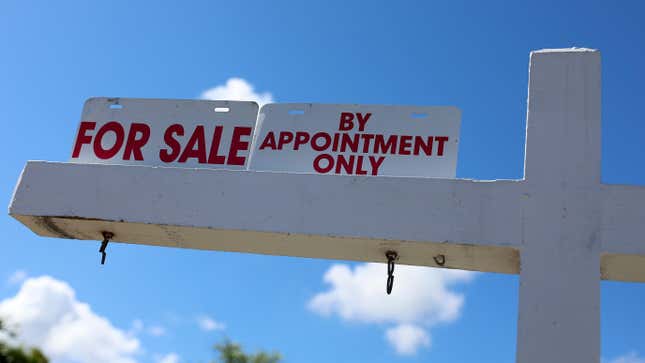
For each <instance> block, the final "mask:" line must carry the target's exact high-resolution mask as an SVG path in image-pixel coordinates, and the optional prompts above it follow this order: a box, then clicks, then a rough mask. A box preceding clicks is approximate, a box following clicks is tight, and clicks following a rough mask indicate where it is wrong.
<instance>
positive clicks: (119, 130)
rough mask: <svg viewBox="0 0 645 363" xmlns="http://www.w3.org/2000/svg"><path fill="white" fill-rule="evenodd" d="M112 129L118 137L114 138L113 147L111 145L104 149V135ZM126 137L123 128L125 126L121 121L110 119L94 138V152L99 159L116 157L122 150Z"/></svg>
mask: <svg viewBox="0 0 645 363" xmlns="http://www.w3.org/2000/svg"><path fill="white" fill-rule="evenodd" d="M110 131H112V132H114V134H115V136H116V139H115V140H114V145H112V147H110V148H109V149H104V148H103V137H104V136H105V134H106V133H108V132H110ZM124 138H125V131H124V130H123V126H121V124H120V123H118V122H116V121H110V122H108V123H106V124H105V125H103V126H102V127H101V128H100V129H99V132H97V133H96V137H95V138H94V154H96V156H97V157H98V158H99V159H110V158H112V157H114V155H116V153H118V152H119V150H121V146H123V139H124Z"/></svg>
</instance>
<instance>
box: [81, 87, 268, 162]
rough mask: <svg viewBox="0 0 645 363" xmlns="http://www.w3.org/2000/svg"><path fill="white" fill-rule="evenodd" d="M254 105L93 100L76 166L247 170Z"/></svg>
mask: <svg viewBox="0 0 645 363" xmlns="http://www.w3.org/2000/svg"><path fill="white" fill-rule="evenodd" d="M257 113H258V105H257V104H256V103H255V102H239V101H205V100H164V99H134V98H90V99H89V100H87V101H86V102H85V105H84V107H83V114H82V117H81V123H80V125H79V127H78V131H77V133H76V139H75V141H74V146H73V149H72V158H71V160H72V161H74V162H81V163H102V164H138V165H154V166H175V167H191V168H224V169H245V168H246V166H247V162H248V156H249V153H250V150H251V140H252V138H253V130H254V127H255V122H256V119H257Z"/></svg>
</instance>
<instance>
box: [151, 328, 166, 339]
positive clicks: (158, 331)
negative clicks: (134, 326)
mask: <svg viewBox="0 0 645 363" xmlns="http://www.w3.org/2000/svg"><path fill="white" fill-rule="evenodd" d="M147 331H148V334H150V335H152V336H155V337H160V336H162V335H166V328H164V327H163V326H161V325H153V326H151V327H149V328H148V329H147Z"/></svg>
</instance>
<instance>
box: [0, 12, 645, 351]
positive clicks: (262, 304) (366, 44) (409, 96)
mask: <svg viewBox="0 0 645 363" xmlns="http://www.w3.org/2000/svg"><path fill="white" fill-rule="evenodd" d="M562 3H563V2H561V1H541V2H524V1H516V2H497V1H487V2H462V1H450V2H448V1H446V2H407V1H401V2H375V1H373V2H351V3H350V2H346V1H342V2H341V1H337V2H336V1H325V2H318V3H309V2H293V3H289V2H280V1H273V2H233V1H231V2H226V3H224V2H210V1H204V2H188V1H182V2H179V1H177V2H165V3H160V2H149V1H140V2H126V1H110V2H82V3H81V2H71V1H58V2H55V3H54V2H46V1H31V2H27V1H14V0H5V1H3V2H1V3H0V99H2V101H3V102H2V106H1V107H0V122H1V123H2V130H3V135H4V137H3V142H2V143H0V152H1V155H2V161H3V166H4V167H3V168H2V169H0V173H1V174H0V175H1V177H0V195H4V196H5V198H6V199H5V200H7V201H8V200H9V198H10V195H11V192H12V190H13V187H14V185H15V183H16V181H17V178H18V175H19V173H20V170H21V169H22V167H23V166H24V164H25V162H26V161H27V160H34V159H39V160H59V161H64V160H67V159H68V158H69V154H70V151H71V146H72V141H73V137H74V133H75V131H76V127H77V123H78V121H79V117H80V111H81V107H82V103H83V101H84V100H85V99H86V98H88V97H91V96H121V97H162V98H198V97H200V95H201V94H202V92H204V91H206V90H208V89H211V88H213V87H217V86H221V85H224V86H226V84H227V80H229V79H230V78H235V77H238V78H242V79H244V80H245V82H248V83H249V84H251V85H253V86H254V87H255V92H257V93H266V92H268V93H271V95H272V97H273V99H274V100H277V101H281V102H324V103H375V104H416V105H455V106H458V107H459V108H460V109H461V110H462V113H463V114H462V117H463V118H462V129H461V144H460V155H459V157H460V159H459V163H458V171H457V174H458V177H463V178H477V179H498V178H520V177H521V176H522V172H523V159H524V136H525V135H524V133H525V126H526V121H525V114H526V96H527V94H526V92H527V91H526V90H527V79H528V56H529V52H530V51H531V50H533V49H540V48H554V47H570V46H578V47H590V48H598V49H600V50H601V51H602V57H603V60H602V62H603V104H602V113H603V114H602V116H603V126H602V131H603V151H602V157H603V160H602V168H603V175H602V178H603V181H604V182H606V183H621V184H640V185H645V168H643V167H642V166H643V161H642V160H643V158H644V157H645V146H644V145H645V144H644V143H643V141H642V140H644V139H645V127H644V126H643V123H642V120H643V116H642V111H641V110H640V106H641V104H642V99H643V97H645V91H643V89H642V86H641V85H642V84H643V83H644V82H645V73H644V72H643V64H645V26H643V24H642V15H643V14H644V12H645V3H643V2H642V1H621V2H608V1H584V2H582V1H580V2H568V3H567V4H562ZM265 96H266V95H265ZM0 231H1V232H2V242H0V278H1V279H2V280H0V301H4V302H5V305H4V306H5V307H6V306H10V307H12V309H19V308H20V306H22V305H24V304H20V302H21V301H23V300H20V299H22V298H25V299H26V298H27V296H26V295H27V293H28V292H30V291H31V292H34V291H35V292H43V291H45V292H46V294H45V293H44V292H43V294H44V295H43V296H54V297H59V298H60V299H59V300H57V301H58V302H59V303H60V304H62V305H61V306H65V307H67V308H68V309H70V311H74V312H75V314H76V315H75V316H80V317H81V318H79V319H85V320H83V321H85V322H89V323H88V324H89V326H92V327H96V331H100V329H104V330H105V331H107V332H108V333H106V334H108V335H109V337H111V338H110V339H112V340H110V342H113V343H114V344H113V345H114V346H117V345H119V344H121V345H120V347H121V348H119V349H121V350H119V351H116V352H109V354H115V355H114V357H117V358H120V359H121V358H122V359H125V360H122V361H124V362H126V361H128V360H127V359H134V360H136V361H137V362H162V361H163V363H169V362H170V363H172V362H173V361H176V360H173V357H175V356H173V355H169V354H171V353H174V354H176V356H178V357H179V358H180V359H179V361H181V362H204V361H206V360H207V359H209V358H210V357H211V352H210V346H211V344H213V343H215V342H217V341H220V340H221V339H222V338H223V337H230V338H231V339H233V340H235V341H239V342H240V343H242V344H243V345H245V346H246V347H248V348H249V349H250V350H255V349H259V348H265V349H269V350H271V349H276V350H279V351H281V352H282V353H283V355H284V357H285V362H328V361H337V362H356V361H371V362H393V361H398V362H417V361H418V362H420V361H436V362H439V361H441V362H465V361H477V362H513V361H514V359H515V345H516V344H515V334H516V320H517V290H518V278H517V276H509V275H499V274H484V273H478V274H472V275H468V277H467V278H465V277H464V278H458V279H456V281H453V280H451V278H447V277H446V276H444V275H441V274H438V273H434V272H433V273H432V274H431V275H430V276H426V275H425V274H424V273H419V272H414V273H413V272H411V273H412V274H413V278H414V279H417V278H418V281H419V282H420V283H424V282H428V283H430V282H431V283H435V284H439V285H437V286H440V287H442V288H445V289H446V291H445V293H446V296H448V297H454V298H457V300H459V299H462V300H460V301H461V304H457V305H458V306H457V307H455V306H453V307H452V309H456V312H455V311H453V315H451V318H450V319H443V320H442V319H435V320H436V321H435V322H434V323H428V322H422V323H419V324H421V325H422V326H423V329H424V331H425V334H427V336H426V337H425V338H427V340H424V338H423V337H422V338H418V337H417V338H418V339H417V341H418V342H420V343H419V344H417V349H416V353H415V354H412V355H404V354H399V353H400V352H399V353H397V350H396V347H395V346H394V345H392V344H391V343H390V342H389V341H388V339H387V338H386V337H387V332H388V331H391V329H393V327H394V326H396V324H397V323H396V318H393V320H392V321H374V319H370V317H373V316H374V315H369V314H371V313H365V312H364V311H363V312H364V315H362V316H364V318H348V317H346V316H345V317H344V316H343V315H342V314H337V313H335V312H333V311H332V312H330V313H329V314H327V315H325V314H323V312H324V311H323V310H324V309H322V308H320V309H316V308H315V307H312V301H314V300H315V297H316V296H320V295H319V294H322V293H325V292H327V291H329V289H330V288H331V287H332V285H330V284H328V283H325V282H324V281H323V277H324V276H325V274H326V273H327V272H329V271H331V270H330V269H332V266H336V267H334V268H335V269H341V270H343V269H344V270H343V271H345V272H348V273H349V274H350V277H352V278H355V279H357V281H362V280H360V279H361V278H362V276H363V275H361V272H360V271H362V270H361V269H362V268H366V267H365V265H361V264H354V263H347V262H343V261H325V260H312V259H300V258H288V257H271V256H258V255H245V254H234V253H222V252H204V251H190V250H179V249H169V248H156V247H145V246H134V245H111V246H110V248H109V252H110V253H109V256H108V264H107V265H106V266H100V265H99V264H98V258H99V256H98V253H97V249H98V244H96V243H91V242H84V241H68V240H58V239H46V238H40V237H37V236H35V235H33V234H32V233H31V232H30V231H29V230H27V229H26V228H24V227H23V226H22V225H20V224H19V223H18V222H17V221H15V220H13V219H11V218H10V217H9V216H7V215H5V216H4V217H2V218H0ZM339 265H344V266H346V267H339ZM347 268H351V269H352V270H346V269H347ZM19 271H22V272H23V273H20V272H19ZM17 272H18V273H17ZM383 272H384V270H383ZM415 273H416V275H415ZM12 276H13V278H11V277H12ZM42 276H50V277H42ZM366 276H367V275H366ZM370 276H371V275H370ZM411 276H412V275H411ZM30 277H31V278H34V279H32V280H27V281H28V283H25V284H24V285H23V283H24V281H25V278H30ZM38 277H40V278H38ZM378 278H379V279H380V278H381V276H379V277H378ZM442 279H443V280H442ZM29 282H30V283H29ZM378 283H379V284H380V283H384V279H383V281H381V280H379V281H378ZM65 284H66V285H65ZM433 286H434V285H433ZM21 288H22V290H21ZM395 289H396V288H395ZM19 291H20V293H19ZM72 291H73V292H75V295H74V296H72V295H71V293H72ZM395 292H396V291H395ZM21 293H22V295H21ZM47 294H49V295H47ZM378 299H381V300H378ZM378 299H377V300H378V301H377V302H375V304H380V305H379V306H387V303H388V302H387V300H386V297H385V296H382V297H380V298H378ZM60 301H63V302H64V303H61V302H60ZM414 301H420V302H421V303H433V302H427V301H425V300H423V299H421V300H414ZM643 301H645V284H629V283H617V282H603V284H602V356H603V358H604V359H605V360H606V361H608V362H609V361H612V360H613V361H615V362H621V363H633V362H644V361H645V333H644V332H645V317H643V316H642V306H643ZM9 303H11V304H12V305H8V304H9ZM434 303H436V302H434ZM0 304H2V302H0ZM47 304H49V302H48V303H47ZM47 304H46V305H47ZM54 304H55V302H52V305H51V306H54ZM82 304H87V305H82ZM314 305H315V304H314ZM87 306H89V307H90V309H91V314H89V313H88V312H87ZM441 306H443V305H441ZM404 307H405V306H404ZM352 308H354V309H357V310H356V311H362V310H360V309H365V307H364V306H363V307H361V306H354V307H352ZM444 308H446V309H451V308H450V307H445V306H444ZM7 309H8V308H7ZM451 311H452V310H451ZM88 314H89V315H88ZM92 314H93V315H92ZM365 314H366V315H365ZM100 317H102V318H100ZM365 317H366V318H365ZM101 319H106V320H101ZM377 320H378V319H377ZM106 324H107V325H106ZM106 326H107V327H106ZM208 328H211V329H208ZM106 329H107V330H106ZM110 334H112V335H110ZM411 339H412V338H411ZM91 342H92V341H90V343H91ZM134 342H136V343H137V345H138V347H135V346H134V345H135V344H134ZM424 343H428V344H424ZM48 344H51V347H58V348H60V345H56V344H55V343H53V342H49V343H48ZM88 344H89V343H88ZM58 348H57V349H58ZM51 349H54V348H51ZM61 349H63V348H60V349H59V350H57V352H58V354H59V356H60V357H61V358H59V359H58V360H57V362H67V361H69V362H72V361H74V359H76V358H78V357H81V358H78V359H76V361H78V360H80V361H83V360H82V359H83V358H82V357H87V355H83V354H86V353H83V352H80V353H79V352H76V351H72V352H67V353H65V352H63V353H64V354H63V353H61ZM69 349H72V348H68V350H69ZM115 349H116V348H115ZM63 350H64V349H63ZM72 350H73V349H72ZM106 354H107V353H106ZM74 357H76V358H74ZM620 357H622V358H620ZM164 358H165V361H164ZM112 361H116V360H114V359H113V360H112Z"/></svg>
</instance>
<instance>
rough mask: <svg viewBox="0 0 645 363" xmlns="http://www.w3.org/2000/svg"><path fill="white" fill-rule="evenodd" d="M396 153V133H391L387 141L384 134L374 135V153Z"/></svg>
mask: <svg viewBox="0 0 645 363" xmlns="http://www.w3.org/2000/svg"><path fill="white" fill-rule="evenodd" d="M388 150H390V151H389V153H390V154H396V135H391V136H390V137H388V138H387V142H385V140H384V137H383V135H375V136H374V154H379V153H381V154H386V153H387V152H388Z"/></svg>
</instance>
